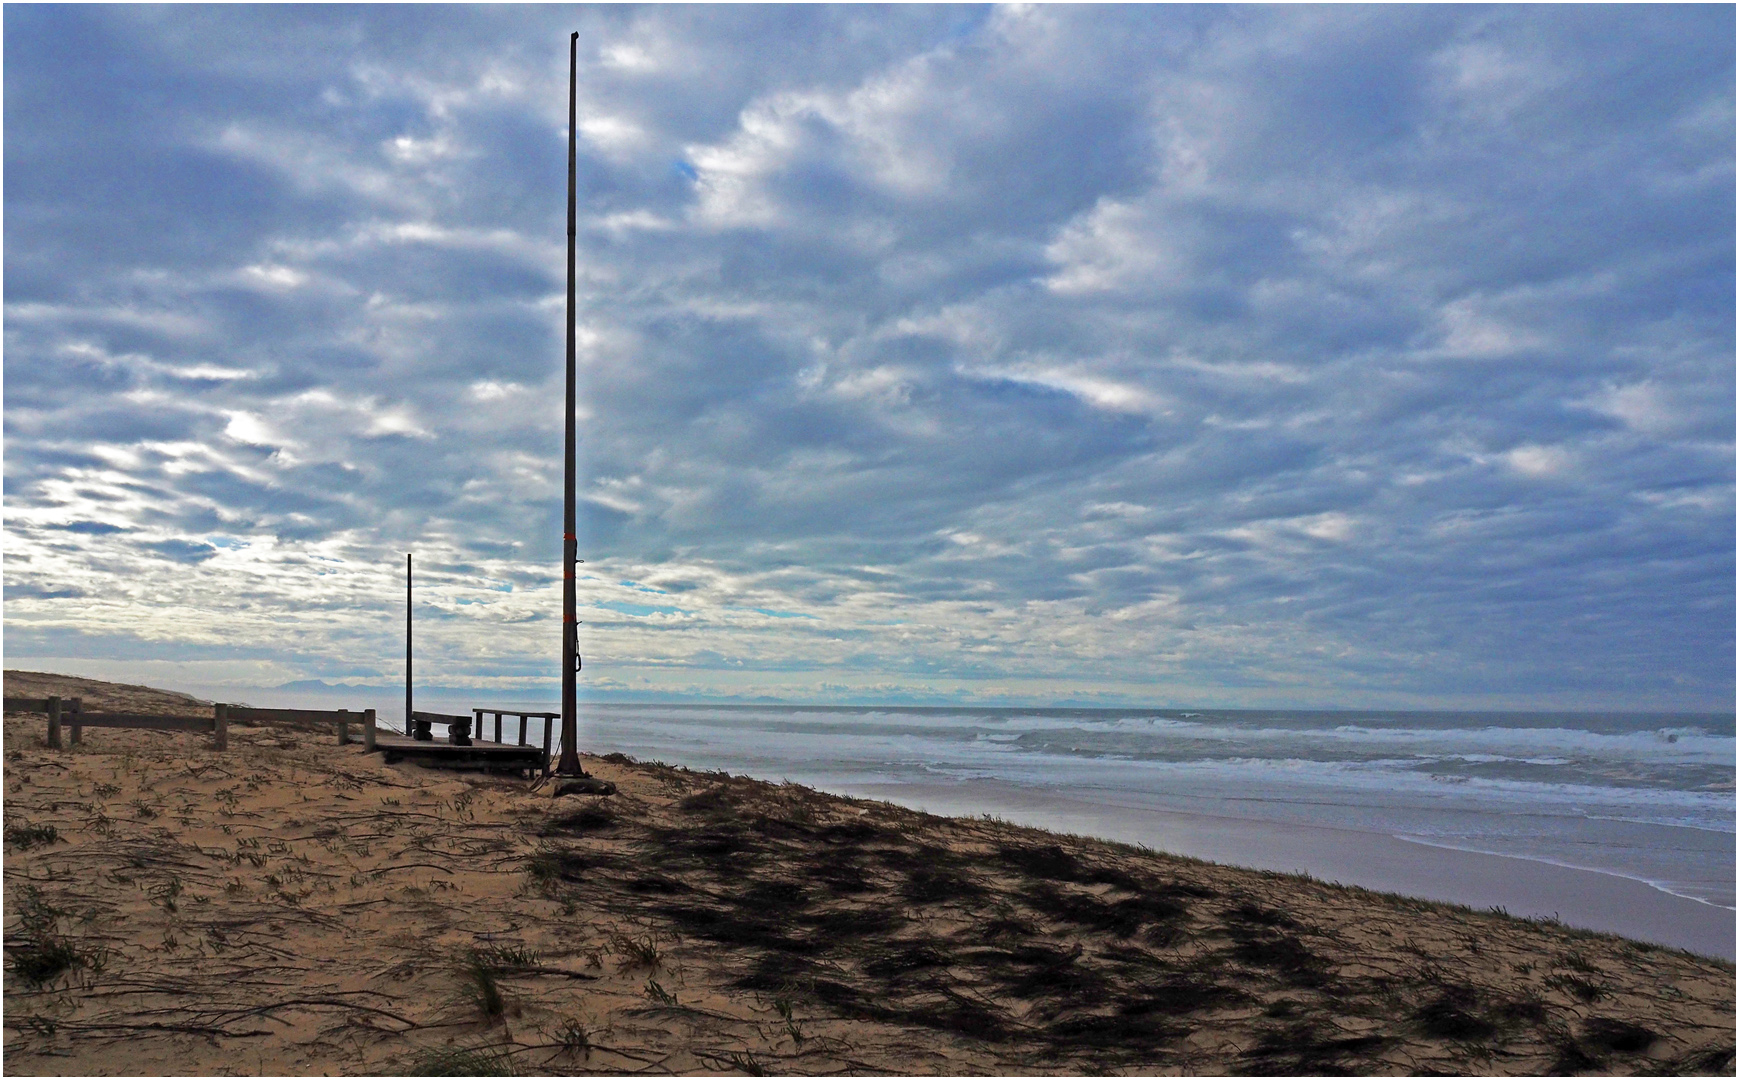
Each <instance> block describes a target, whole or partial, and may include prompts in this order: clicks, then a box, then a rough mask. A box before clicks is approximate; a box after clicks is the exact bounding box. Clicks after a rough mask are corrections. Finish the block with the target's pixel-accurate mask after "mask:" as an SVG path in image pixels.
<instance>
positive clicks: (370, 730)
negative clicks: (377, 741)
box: [362, 709, 374, 754]
mask: <svg viewBox="0 0 1739 1080" xmlns="http://www.w3.org/2000/svg"><path fill="white" fill-rule="evenodd" d="M362 748H363V749H364V750H367V751H368V752H369V753H371V754H372V753H374V710H373V709H364V710H362Z"/></svg>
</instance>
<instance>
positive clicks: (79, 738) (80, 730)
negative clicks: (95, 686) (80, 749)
mask: <svg viewBox="0 0 1739 1080" xmlns="http://www.w3.org/2000/svg"><path fill="white" fill-rule="evenodd" d="M84 711H85V702H84V699H83V698H73V699H72V744H73V745H74V746H77V745H79V744H80V743H82V742H84V732H85V729H84V725H82V724H80V723H79V722H78V714H79V713H82V712H84Z"/></svg>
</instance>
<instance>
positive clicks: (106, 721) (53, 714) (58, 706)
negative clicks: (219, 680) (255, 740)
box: [6, 697, 229, 750]
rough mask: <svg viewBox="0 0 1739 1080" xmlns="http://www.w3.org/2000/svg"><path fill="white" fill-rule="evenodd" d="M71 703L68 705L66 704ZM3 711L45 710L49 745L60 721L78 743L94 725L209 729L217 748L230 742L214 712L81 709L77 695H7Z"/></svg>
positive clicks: (55, 743)
mask: <svg viewBox="0 0 1739 1080" xmlns="http://www.w3.org/2000/svg"><path fill="white" fill-rule="evenodd" d="M69 706H70V708H69ZM6 711H7V712H9V713H13V712H26V713H30V712H34V713H47V714H48V745H49V747H50V748H51V749H55V750H59V749H61V742H60V729H61V726H62V724H63V723H64V724H65V726H67V727H70V728H72V741H73V742H74V743H75V744H77V743H80V742H83V741H84V729H85V728H88V727H97V728H145V729H148V730H152V731H209V732H211V733H212V735H213V736H214V737H215V738H216V741H217V748H218V749H219V750H223V749H226V748H227V747H228V746H229V728H228V726H227V725H226V724H225V723H224V722H223V718H222V717H221V716H219V715H218V714H217V713H215V712H214V713H213V714H212V715H211V716H159V715H157V714H155V713H88V712H85V711H84V702H83V701H82V700H81V699H79V698H59V697H46V698H24V697H9V698H7V699H6Z"/></svg>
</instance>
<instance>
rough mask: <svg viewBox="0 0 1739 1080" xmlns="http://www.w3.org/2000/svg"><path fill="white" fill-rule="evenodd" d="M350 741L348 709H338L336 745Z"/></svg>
mask: <svg viewBox="0 0 1739 1080" xmlns="http://www.w3.org/2000/svg"><path fill="white" fill-rule="evenodd" d="M348 742H350V710H349V709H339V710H338V745H339V746H343V745H345V744H346V743H348Z"/></svg>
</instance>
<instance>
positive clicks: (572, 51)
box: [555, 31, 585, 776]
mask: <svg viewBox="0 0 1739 1080" xmlns="http://www.w3.org/2000/svg"><path fill="white" fill-rule="evenodd" d="M579 55H580V35H579V33H578V32H577V31H576V32H575V33H574V34H573V36H571V37H569V38H568V439H567V454H566V462H565V464H566V474H565V476H564V481H563V487H562V756H561V761H560V762H559V763H557V765H556V769H555V771H556V772H557V774H559V775H564V776H579V775H582V774H583V773H584V772H585V770H584V769H581V768H580V755H579V742H580V717H579V707H578V701H577V698H578V688H577V686H576V685H575V683H576V681H577V679H578V676H579V671H580V628H579V623H578V621H577V618H578V612H577V611H576V607H577V604H576V598H575V595H574V564H575V562H577V561H578V559H579V556H580V552H579V541H578V539H576V538H575V536H574V218H575V215H576V213H577V206H576V203H575V196H574V140H575V135H576V131H577V120H578V117H579V106H578V90H579V76H578V71H579Z"/></svg>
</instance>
